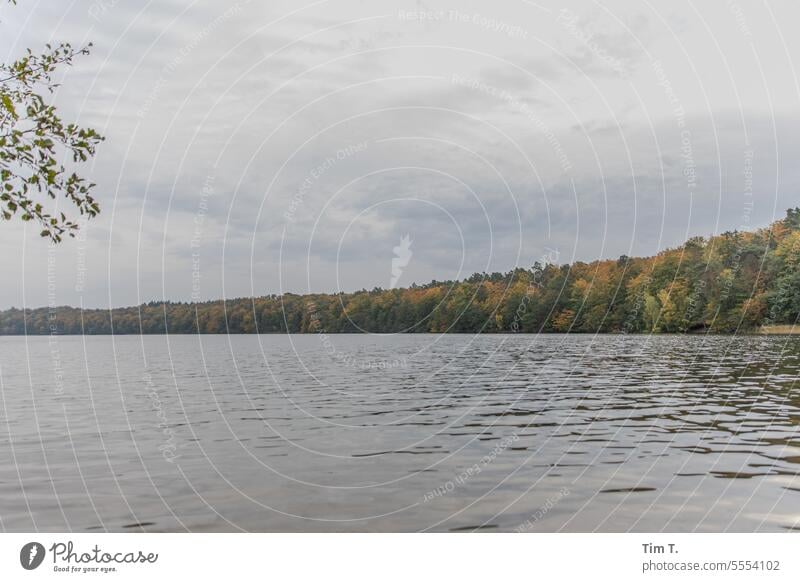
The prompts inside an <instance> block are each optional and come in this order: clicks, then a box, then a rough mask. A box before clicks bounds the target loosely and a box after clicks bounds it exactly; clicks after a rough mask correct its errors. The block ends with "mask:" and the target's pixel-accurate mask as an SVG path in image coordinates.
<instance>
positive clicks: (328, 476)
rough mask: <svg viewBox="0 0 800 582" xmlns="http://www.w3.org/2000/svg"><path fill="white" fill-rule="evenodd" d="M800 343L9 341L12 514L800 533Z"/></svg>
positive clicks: (50, 522) (25, 524)
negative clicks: (799, 389) (799, 377)
mask: <svg viewBox="0 0 800 582" xmlns="http://www.w3.org/2000/svg"><path fill="white" fill-rule="evenodd" d="M799 357H800V338H797V337H756V336H750V337H747V336H739V337H700V336H690V337H679V336H655V337H644V336H599V337H591V336H565V335H544V336H523V335H516V336H477V337H476V336H467V335H464V336H455V335H451V336H435V335H415V336H410V335H403V336H386V337H383V336H364V335H360V336H355V335H350V336H327V337H325V336H318V335H305V336H296V335H295V336H230V337H227V336H202V337H197V336H170V337H165V336H147V337H143V338H142V337H134V336H118V337H87V338H82V337H58V338H55V339H53V340H51V339H50V338H47V337H33V338H27V339H26V338H10V337H5V338H0V382H1V385H2V392H1V396H2V398H1V399H0V527H2V529H3V530H5V531H20V530H42V531H45V530H74V531H95V530H101V531H102V530H110V531H136V530H145V531H184V530H191V531H238V530H245V531H418V530H426V531H469V530H475V529H481V530H486V531H545V532H554V531H662V530H663V531H695V530H697V531H747V532H749V531H762V530H763V531H786V530H791V529H800V477H798V470H800V430H799V429H800V392H799V391H798V386H797V384H796V381H797V377H798V370H799V369H800V359H799Z"/></svg>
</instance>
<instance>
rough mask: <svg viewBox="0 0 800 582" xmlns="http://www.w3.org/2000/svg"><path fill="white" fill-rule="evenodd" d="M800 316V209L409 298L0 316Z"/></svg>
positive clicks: (514, 323) (96, 329)
mask: <svg viewBox="0 0 800 582" xmlns="http://www.w3.org/2000/svg"><path fill="white" fill-rule="evenodd" d="M799 315H800V208H795V209H790V210H788V211H787V213H786V218H785V219H783V220H781V221H778V222H775V223H773V224H772V225H770V226H769V227H766V228H761V229H758V230H752V231H745V232H726V233H723V234H721V235H718V236H713V237H711V238H703V237H696V238H692V239H690V240H688V241H687V242H686V243H684V244H683V245H681V246H680V247H678V248H674V249H667V250H665V251H663V252H661V253H659V254H658V255H656V256H653V257H646V258H633V257H627V256H622V257H619V258H618V259H615V260H601V261H594V262H591V263H582V262H576V263H574V264H572V265H557V264H540V263H535V264H534V265H532V266H531V267H530V268H517V269H514V270H513V271H511V272H508V273H491V274H487V273H476V274H474V275H472V276H471V277H469V278H468V279H466V280H463V281H432V282H430V283H428V284H425V285H412V286H411V287H408V288H404V289H390V290H386V289H380V288H376V289H373V290H371V291H368V290H362V291H357V292H354V293H337V294H309V295H295V294H291V293H286V294H282V295H268V296H263V297H256V298H239V299H228V300H224V301H223V300H220V301H209V302H204V303H181V302H169V301H167V302H150V303H146V304H144V305H140V306H136V307H124V308H115V309H111V310H108V309H84V310H81V309H76V308H74V307H52V308H51V307H44V308H37V309H25V310H21V309H8V310H5V311H2V312H0V334H1V335H50V334H112V333H113V334H165V333H174V334H197V333H201V334H225V333H231V334H234V333H235V334H241V333H245V334H252V333H319V334H327V333H362V332H371V333H516V332H522V333H539V332H561V333H564V332H580V333H659V332H661V333H701V332H708V333H734V332H747V331H755V330H757V329H758V328H760V327H761V326H764V325H780V324H793V323H795V322H796V321H797V320H798V316H799Z"/></svg>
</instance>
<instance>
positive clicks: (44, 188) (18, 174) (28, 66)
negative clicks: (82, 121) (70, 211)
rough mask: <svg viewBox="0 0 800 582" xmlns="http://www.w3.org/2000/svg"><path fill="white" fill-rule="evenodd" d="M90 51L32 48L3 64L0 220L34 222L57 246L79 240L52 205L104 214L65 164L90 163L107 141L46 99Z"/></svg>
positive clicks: (87, 187)
mask: <svg viewBox="0 0 800 582" xmlns="http://www.w3.org/2000/svg"><path fill="white" fill-rule="evenodd" d="M10 2H11V3H12V4H15V3H16V1H15V0H10ZM90 46H91V44H90V45H88V46H87V47H84V48H81V49H74V48H73V47H72V46H71V45H70V44H67V43H62V44H59V45H57V46H51V45H49V44H48V45H46V50H45V51H44V52H42V53H40V54H35V53H34V52H33V51H31V50H30V49H28V50H27V51H26V53H25V55H24V56H23V57H22V58H20V59H18V60H16V61H14V62H11V63H7V64H6V63H2V64H0V186H1V188H0V216H2V218H3V219H4V220H11V219H12V218H13V217H14V216H18V217H19V218H20V219H22V220H24V221H34V222H36V223H38V225H39V227H40V228H41V231H40V234H41V236H43V237H49V238H50V239H51V240H52V241H53V242H60V241H61V239H62V237H63V236H64V235H65V234H66V235H69V236H75V232H76V231H77V230H78V224H77V222H75V220H74V219H72V218H70V217H68V216H67V213H66V212H63V211H60V210H59V209H58V203H57V202H55V203H54V202H52V201H53V200H56V199H57V198H59V197H65V198H67V200H69V202H71V203H72V204H73V205H74V206H75V207H77V210H78V212H79V213H80V214H81V215H84V216H87V217H89V218H91V217H94V216H96V215H97V213H98V212H100V207H99V205H98V204H97V201H96V200H95V199H94V198H93V197H92V196H91V194H90V192H91V190H92V188H93V187H94V184H93V183H90V182H87V181H86V179H85V178H82V177H81V176H79V175H78V174H77V173H75V172H69V171H68V170H67V169H66V167H65V161H66V160H71V163H72V164H78V163H81V162H86V161H87V160H88V159H89V158H90V157H92V156H94V154H95V148H96V146H97V144H98V143H100V142H101V141H102V140H103V137H102V136H100V135H99V134H98V133H97V132H96V131H95V130H93V129H87V128H82V127H78V126H77V125H75V124H74V123H65V122H64V121H63V120H62V119H61V118H60V117H59V115H58V112H57V111H56V108H55V106H53V105H52V104H49V103H48V102H47V100H46V99H45V97H43V94H44V95H49V96H51V95H52V94H53V92H54V91H55V89H56V88H57V87H58V85H57V84H56V83H55V82H54V81H53V76H54V74H55V72H56V71H57V70H58V69H59V68H60V67H62V66H69V65H71V64H72V61H73V59H74V58H75V57H76V56H78V55H85V54H88V52H89V47H90Z"/></svg>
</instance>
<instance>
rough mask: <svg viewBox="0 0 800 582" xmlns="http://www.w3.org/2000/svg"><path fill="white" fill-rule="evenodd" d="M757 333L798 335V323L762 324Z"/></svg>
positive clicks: (799, 328) (799, 330) (799, 332)
mask: <svg viewBox="0 0 800 582" xmlns="http://www.w3.org/2000/svg"><path fill="white" fill-rule="evenodd" d="M758 333H760V334H764V335H800V325H762V326H761V327H760V328H759V329H758Z"/></svg>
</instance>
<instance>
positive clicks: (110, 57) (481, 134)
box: [0, 0, 800, 307]
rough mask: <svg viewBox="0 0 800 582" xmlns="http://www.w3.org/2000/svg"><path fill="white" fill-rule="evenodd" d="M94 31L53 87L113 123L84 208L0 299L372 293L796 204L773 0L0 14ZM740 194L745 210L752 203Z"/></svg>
mask: <svg viewBox="0 0 800 582" xmlns="http://www.w3.org/2000/svg"><path fill="white" fill-rule="evenodd" d="M2 10H3V13H2V17H1V18H0V27H2V28H3V29H4V30H6V31H13V32H12V34H3V35H2V39H3V40H2V41H0V42H1V43H2V45H0V50H2V54H3V55H4V57H5V58H7V59H8V58H13V57H14V56H17V55H19V54H20V53H21V51H22V50H23V48H24V47H31V48H34V49H35V48H36V47H40V46H42V45H43V44H44V43H45V42H48V41H61V40H65V41H70V42H72V43H73V44H80V43H86V42H88V41H90V40H91V41H92V42H93V43H94V50H93V52H92V55H91V56H90V57H86V58H83V59H81V61H80V62H78V63H76V66H75V67H74V68H73V69H71V70H70V71H68V72H67V73H66V74H65V76H64V79H63V86H62V88H61V90H60V91H59V92H58V94H57V95H56V97H55V99H56V102H57V103H58V104H59V105H60V107H61V108H62V111H63V113H64V115H65V117H68V118H71V119H76V120H78V121H79V122H80V123H82V124H86V125H91V126H93V127H95V128H97V129H98V130H100V131H101V132H102V133H103V134H104V135H106V137H107V141H106V142H105V143H104V144H103V146H102V148H101V152H100V154H99V155H98V157H97V159H96V160H95V161H94V162H93V164H92V166H91V168H90V169H89V170H88V172H89V173H90V174H91V177H92V179H93V180H94V181H95V182H97V184H98V186H97V194H98V198H99V199H100V200H101V202H102V204H103V212H102V214H101V216H100V217H99V218H98V219H97V220H95V221H92V222H91V223H89V224H88V225H87V226H86V228H85V230H84V233H83V235H82V238H81V239H79V240H76V241H67V242H66V243H64V244H63V245H61V247H59V248H56V249H51V248H49V247H48V246H47V244H46V243H45V242H42V241H41V240H39V239H38V238H37V237H36V233H35V232H31V231H30V230H28V231H26V230H25V228H24V226H23V225H21V224H16V223H7V224H3V225H2V228H0V240H1V241H2V244H3V248H5V249H10V250H11V251H12V252H6V253H3V257H2V266H1V267H2V269H3V272H4V274H5V281H6V284H5V285H4V286H3V288H2V289H0V306H2V307H9V306H12V305H13V306H18V307H19V306H22V305H27V306H41V305H47V304H48V303H56V304H72V305H84V306H87V307H90V306H91V307H96V306H101V307H102V306H108V305H114V306H117V305H129V304H136V303H140V302H143V301H150V300H159V299H171V300H183V301H186V300H191V299H211V298H218V297H222V296H226V297H235V296H243V295H251V294H256V295H263V294H269V293H280V292H285V291H291V292H305V291H308V290H311V291H335V290H337V289H341V290H345V291H350V290H354V289H359V288H362V287H365V288H372V287H375V286H381V287H388V286H389V285H390V281H391V278H392V260H393V258H395V253H394V251H393V249H394V248H395V247H396V246H397V245H398V244H399V243H400V241H401V239H402V237H404V236H406V235H408V237H409V238H410V239H411V240H412V243H411V247H410V251H411V257H410V259H409V260H408V264H407V266H406V267H404V269H403V273H402V275H401V277H400V279H399V281H398V284H399V285H406V284H410V283H412V282H425V281H428V280H430V279H440V280H441V279H448V278H455V277H461V276H468V275H469V274H471V273H473V272H476V271H505V270H508V269H510V268H513V267H514V266H523V267H527V266H530V265H531V264H532V263H533V262H534V261H536V260H538V259H539V258H540V257H542V256H544V255H547V254H550V255H552V249H557V250H558V255H559V257H560V261H562V262H568V261H572V260H586V261H588V260H592V259H595V258H600V257H616V256H618V255H620V254H628V255H647V254H652V253H655V252H657V251H658V250H659V249H662V248H665V247H668V246H673V245H676V244H678V243H680V242H681V241H682V240H684V239H685V238H687V237H689V236H693V235H698V234H713V233H717V232H721V231H725V230H732V229H737V228H738V229H743V228H750V227H753V226H757V225H763V224H766V223H768V222H770V221H771V220H772V219H773V218H774V217H776V216H780V215H782V213H783V210H784V208H785V207H788V206H790V205H791V206H794V205H798V204H800V197H798V192H800V189H798V182H800V177H799V176H798V169H797V164H795V163H794V160H795V159H796V155H795V154H796V153H797V150H798V138H797V136H798V135H800V133H798V131H797V130H798V114H797V111H798V110H800V109H798V98H799V97H800V90H798V81H797V75H796V71H795V68H794V61H795V58H796V57H797V56H798V55H800V52H799V51H800V47H799V46H798V43H799V42H800V41H799V40H797V38H796V35H793V34H791V30H790V29H789V27H790V26H791V25H792V24H793V23H794V22H796V20H797V18H796V17H797V16H798V12H800V8H798V7H797V6H796V5H795V4H792V3H791V2H788V1H785V2H777V3H769V5H766V4H762V3H758V2H745V1H741V2H727V3H725V4H724V5H722V4H715V5H713V6H712V5H709V6H705V5H703V4H696V3H690V2H678V3H671V4H670V5H669V6H668V7H667V6H662V5H653V4H651V3H648V2H644V3H642V2H631V1H629V2H621V1H618V2H609V3H604V4H598V3H595V2H569V3H567V4H566V5H565V4H564V3H559V4H558V6H557V7H556V6H555V5H549V4H537V3H533V2H528V1H522V0H507V1H504V2H500V3H493V4H492V5H491V6H487V5H486V3H485V2H484V3H481V2H458V3H446V2H438V1H432V0H426V1H425V2H408V3H407V5H406V6H399V5H398V4H397V3H395V2H384V1H382V0H380V1H370V2H366V1H347V2H345V1H338V2H313V3H309V4H306V5H302V6H301V5H297V4H296V3H290V2H270V3H269V6H264V5H262V3H257V2H247V1H244V0H242V1H240V2H238V3H233V4H225V5H221V4H219V3H215V2H210V1H205V2H194V3H192V4H188V5H187V4H186V3H183V2H167V1H164V2H158V3H155V2H143V1H136V2H134V1H125V2H123V1H114V0H96V1H94V2H76V3H59V4H58V5H56V6H52V5H45V4H44V3H37V2H29V3H22V4H21V5H20V6H17V7H3V9H2ZM751 202H752V204H750V203H751Z"/></svg>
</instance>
